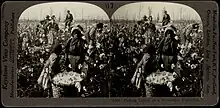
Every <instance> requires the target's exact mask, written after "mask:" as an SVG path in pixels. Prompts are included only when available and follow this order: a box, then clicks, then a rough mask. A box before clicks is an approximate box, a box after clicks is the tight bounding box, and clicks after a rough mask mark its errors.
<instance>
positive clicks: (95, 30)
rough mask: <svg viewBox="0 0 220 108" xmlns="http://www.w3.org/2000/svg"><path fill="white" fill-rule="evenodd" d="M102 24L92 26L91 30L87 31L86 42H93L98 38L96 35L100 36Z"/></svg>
mask: <svg viewBox="0 0 220 108" xmlns="http://www.w3.org/2000/svg"><path fill="white" fill-rule="evenodd" d="M103 26H104V24H103V23H98V24H96V25H95V26H93V27H92V28H91V29H89V30H88V31H87V33H86V38H87V41H88V42H89V41H93V42H94V41H95V40H96V39H97V38H98V35H100V34H101V33H102V31H103Z"/></svg>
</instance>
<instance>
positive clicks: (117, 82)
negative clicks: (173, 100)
mask: <svg viewBox="0 0 220 108" xmlns="http://www.w3.org/2000/svg"><path fill="white" fill-rule="evenodd" d="M17 34H18V46H17V47H18V50H17V52H18V55H17V58H18V60H17V90H16V91H17V94H16V96H17V97H18V98H24V97H25V98H26V97H33V98H65V97H67V98H76V97H78V98H79V97H81V98H87V97H203V59H204V47H203V24H202V20H201V18H200V16H199V14H198V13H197V12H196V11H195V10H194V9H193V8H191V7H189V6H187V5H183V4H178V3H169V2H137V3H130V4H126V5H123V6H121V7H120V8H118V9H117V10H116V11H115V12H114V14H113V15H112V16H111V17H109V16H108V14H106V12H105V11H104V10H103V9H102V8H100V7H98V6H96V5H94V4H90V3H82V2H50V3H41V4H37V5H33V6H31V7H29V8H27V9H26V10H24V11H23V13H22V14H21V15H20V18H19V22H18V24H17Z"/></svg>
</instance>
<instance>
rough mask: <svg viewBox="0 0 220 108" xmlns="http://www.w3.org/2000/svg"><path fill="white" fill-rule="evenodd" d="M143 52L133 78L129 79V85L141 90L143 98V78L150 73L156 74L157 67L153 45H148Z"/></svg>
mask: <svg viewBox="0 0 220 108" xmlns="http://www.w3.org/2000/svg"><path fill="white" fill-rule="evenodd" d="M144 52H145V54H144V56H143V57H142V59H141V61H140V62H139V63H138V65H137V68H136V71H135V73H134V76H133V77H132V79H131V83H133V84H135V86H136V87H137V88H138V89H139V88H141V93H142V95H143V96H144V97H145V95H146V91H145V87H144V82H145V78H146V77H147V76H148V75H150V74H151V73H152V72H156V71H157V69H158V66H159V65H158V62H157V59H156V55H155V53H156V48H155V46H154V45H152V44H148V45H147V47H146V48H145V49H144Z"/></svg>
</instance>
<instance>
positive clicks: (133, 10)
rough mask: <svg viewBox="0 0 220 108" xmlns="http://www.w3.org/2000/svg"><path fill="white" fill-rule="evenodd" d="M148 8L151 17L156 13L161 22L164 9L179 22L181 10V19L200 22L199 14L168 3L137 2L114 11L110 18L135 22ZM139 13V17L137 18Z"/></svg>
mask: <svg viewBox="0 0 220 108" xmlns="http://www.w3.org/2000/svg"><path fill="white" fill-rule="evenodd" d="M148 7H151V9H152V16H153V18H154V19H156V17H157V15H158V13H159V16H160V20H162V18H161V17H162V10H163V8H165V9H166V10H167V12H168V14H169V15H170V17H171V19H173V20H179V19H180V15H181V14H180V13H181V12H180V10H181V9H182V18H186V19H192V20H201V18H200V16H199V14H198V13H197V12H196V11H195V10H194V9H192V8H191V7H189V6H186V5H182V4H177V3H168V2H139V3H131V4H127V5H124V6H122V7H120V8H119V9H118V10H116V11H115V13H114V14H113V16H112V18H116V19H124V18H128V19H129V20H133V19H135V20H137V19H140V18H142V17H143V16H144V15H147V16H149V15H148V13H149V12H148ZM139 13H140V17H139Z"/></svg>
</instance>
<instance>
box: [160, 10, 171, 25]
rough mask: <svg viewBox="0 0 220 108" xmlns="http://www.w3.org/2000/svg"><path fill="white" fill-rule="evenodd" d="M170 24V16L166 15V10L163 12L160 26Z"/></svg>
mask: <svg viewBox="0 0 220 108" xmlns="http://www.w3.org/2000/svg"><path fill="white" fill-rule="evenodd" d="M168 23H170V15H169V14H168V13H167V11H166V10H164V15H163V20H162V26H165V25H167V24H168Z"/></svg>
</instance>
